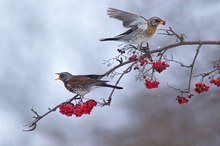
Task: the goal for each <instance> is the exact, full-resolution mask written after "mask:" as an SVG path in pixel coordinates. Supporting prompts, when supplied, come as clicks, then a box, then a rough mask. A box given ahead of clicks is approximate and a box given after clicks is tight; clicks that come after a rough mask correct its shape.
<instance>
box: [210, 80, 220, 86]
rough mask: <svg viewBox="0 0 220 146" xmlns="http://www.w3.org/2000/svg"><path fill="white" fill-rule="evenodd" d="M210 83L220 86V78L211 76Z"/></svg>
mask: <svg viewBox="0 0 220 146" xmlns="http://www.w3.org/2000/svg"><path fill="white" fill-rule="evenodd" d="M210 83H211V84H214V85H216V86H217V87H220V78H218V79H214V78H211V80H210Z"/></svg>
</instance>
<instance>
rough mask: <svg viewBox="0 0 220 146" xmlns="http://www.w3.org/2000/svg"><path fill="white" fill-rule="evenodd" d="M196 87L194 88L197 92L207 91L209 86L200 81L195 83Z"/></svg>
mask: <svg viewBox="0 0 220 146" xmlns="http://www.w3.org/2000/svg"><path fill="white" fill-rule="evenodd" d="M195 86H196V88H195V89H194V90H195V91H196V92H197V93H198V94H200V93H202V92H204V91H206V92H207V91H208V90H209V86H207V85H206V84H203V83H201V82H198V83H196V84H195Z"/></svg>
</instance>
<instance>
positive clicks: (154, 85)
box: [145, 79, 160, 89]
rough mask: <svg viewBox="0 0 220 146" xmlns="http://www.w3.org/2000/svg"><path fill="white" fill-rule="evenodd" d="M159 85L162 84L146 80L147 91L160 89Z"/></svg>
mask: <svg viewBox="0 0 220 146" xmlns="http://www.w3.org/2000/svg"><path fill="white" fill-rule="evenodd" d="M159 84H160V82H158V81H153V80H148V79H145V87H146V88H147V89H153V88H158V86H159Z"/></svg>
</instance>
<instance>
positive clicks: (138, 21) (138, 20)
mask: <svg viewBox="0 0 220 146" xmlns="http://www.w3.org/2000/svg"><path fill="white" fill-rule="evenodd" d="M107 14H108V15H109V17H110V18H115V19H118V20H121V21H122V22H123V26H124V27H126V28H134V27H138V28H143V27H145V28H146V25H147V19H145V18H144V17H142V16H138V15H136V14H132V13H130V12H125V11H122V10H118V9H115V8H109V9H108V10H107Z"/></svg>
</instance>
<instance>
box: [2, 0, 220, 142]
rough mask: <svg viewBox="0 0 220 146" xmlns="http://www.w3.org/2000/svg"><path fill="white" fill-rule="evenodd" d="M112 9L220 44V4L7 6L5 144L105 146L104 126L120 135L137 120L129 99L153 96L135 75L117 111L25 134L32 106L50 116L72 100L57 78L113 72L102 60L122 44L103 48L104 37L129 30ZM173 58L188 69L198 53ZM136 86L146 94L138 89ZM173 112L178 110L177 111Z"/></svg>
mask: <svg viewBox="0 0 220 146" xmlns="http://www.w3.org/2000/svg"><path fill="white" fill-rule="evenodd" d="M108 7H113V8H118V9H122V10H126V11H130V12H133V13H136V14H139V15H142V16H144V17H146V18H149V17H151V16H159V17H161V18H162V19H164V20H166V22H167V25H166V26H160V28H167V27H169V26H171V27H172V28H173V29H174V30H176V31H177V32H178V33H184V34H185V35H186V36H187V39H189V40H191V39H192V40H193V39H195V40H203V39H206V40H217V39H219V38H220V31H219V26H220V19H219V14H220V2H219V1H218V0H210V1H205V0H197V1H196V0H195V1H190V2H189V1H182V0H176V1H166V2H165V1H163V0H138V1H137V0H133V1H132V0H121V1H118V0H111V1H110V0H104V1H103V0H82V1H76V0H1V1H0V49H1V53H0V67H1V71H0V99H1V102H0V115H1V119H0V125H1V130H0V137H1V138H0V145H1V146H26V145H27V146H30V145H31V146H39V145H54V146H59V145H62V144H64V145H74V146H75V145H76V146H89V145H100V146H101V145H104V144H103V143H102V140H101V138H100V139H98V138H97V137H96V136H95V133H96V130H97V129H99V127H105V130H106V129H107V131H108V129H111V131H115V132H117V130H118V129H123V128H126V127H128V126H129V125H131V124H133V123H135V122H136V121H135V119H131V117H130V114H129V113H128V111H127V108H128V107H127V108H125V107H124V105H123V103H124V101H125V98H128V99H130V98H131V97H132V96H135V95H136V93H137V92H139V93H140V92H142V93H143V92H146V91H145V89H144V86H143V85H142V84H141V83H139V82H135V77H134V75H135V73H134V74H132V75H129V76H128V77H127V78H125V79H124V80H122V82H121V83H120V84H119V85H120V86H123V87H124V88H125V89H124V90H123V91H120V92H116V94H115V95H114V99H113V103H112V105H111V106H110V107H106V108H100V107H97V108H96V109H95V110H94V111H93V113H92V114H91V115H90V116H84V117H82V118H75V117H72V118H67V117H64V116H61V115H60V114H59V113H58V112H55V113H53V114H51V115H50V116H48V117H46V118H45V119H43V120H42V121H40V122H39V125H38V127H37V129H36V130H35V131H33V132H30V133H25V132H22V129H23V127H22V125H23V124H26V123H28V122H29V121H31V120H32V119H31V118H32V113H31V112H30V108H32V107H34V108H35V109H36V110H37V111H39V113H44V112H46V111H47V108H48V107H53V106H55V105H57V104H58V103H60V102H62V101H65V100H66V99H68V98H70V97H72V96H73V94H72V93H70V92H68V91H67V90H66V89H65V88H64V87H63V84H62V83H61V82H59V81H55V80H54V79H55V74H54V73H56V72H62V71H68V72H71V73H73V74H91V73H96V74H102V73H104V72H105V71H107V70H108V69H109V68H107V67H106V66H105V65H103V60H105V59H109V58H111V57H115V56H116V55H117V51H116V49H117V48H118V45H119V44H120V43H118V42H99V39H100V38H103V37H112V36H115V35H117V34H119V33H122V32H123V31H125V30H126V29H125V28H123V27H122V25H121V22H119V21H117V20H114V19H110V18H109V17H108V16H107V15H106V10H107V8H108ZM217 32H218V33H217ZM174 41H175V40H174V39H172V38H167V37H164V36H160V35H156V36H155V37H154V38H152V40H151V41H150V42H149V43H150V44H151V45H152V48H154V47H158V46H163V45H166V44H169V43H172V42H174ZM209 49H210V51H203V52H201V56H200V57H201V58H202V59H201V62H200V63H201V64H203V65H204V66H205V67H204V66H203V67H202V68H204V69H207V68H206V63H207V61H206V60H208V61H212V60H213V59H215V58H214V57H219V52H220V51H219V47H210V48H209ZM204 50H205V49H204ZM171 52H172V51H171ZM172 53H173V54H174V53H175V56H176V57H177V58H178V59H180V60H181V61H184V62H186V63H188V61H189V59H188V57H192V55H193V53H194V52H193V51H192V49H189V47H186V49H184V48H182V49H179V50H178V51H174V52H172ZM207 56H213V57H211V58H207ZM205 59H206V60H205ZM204 60H205V61H204ZM200 67H201V66H200ZM173 74H178V72H177V71H172V72H171V71H170V72H169V71H168V72H167V73H165V74H164V76H165V75H166V79H168V80H169V81H170V82H172V83H176V82H177V80H176V78H174V77H173ZM159 78H160V79H161V80H162V82H163V83H162V85H164V86H165V85H166V83H167V80H164V79H165V78H164V77H163V76H161V77H159ZM107 79H108V80H111V79H109V78H107ZM113 81H114V79H113V80H111V83H112V84H114V82H113ZM132 85H135V87H136V86H137V87H138V86H140V88H137V89H136V90H134V88H133V86H132ZM169 90H170V89H169ZM109 92H110V90H108V89H97V92H94V93H91V94H89V96H90V97H94V98H95V99H99V98H103V97H104V98H105V97H107V96H108V94H109ZM153 93H156V92H153ZM172 98H173V99H175V97H170V98H169V99H171V100H172V101H170V102H169V103H172V104H175V102H176V101H175V100H173V99H172ZM172 104H171V105H169V106H172ZM122 105H123V106H122ZM173 106H174V107H175V108H176V106H177V105H173ZM131 120H133V121H131ZM128 121H129V122H128ZM95 137H96V139H95ZM218 142H220V140H218Z"/></svg>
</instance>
